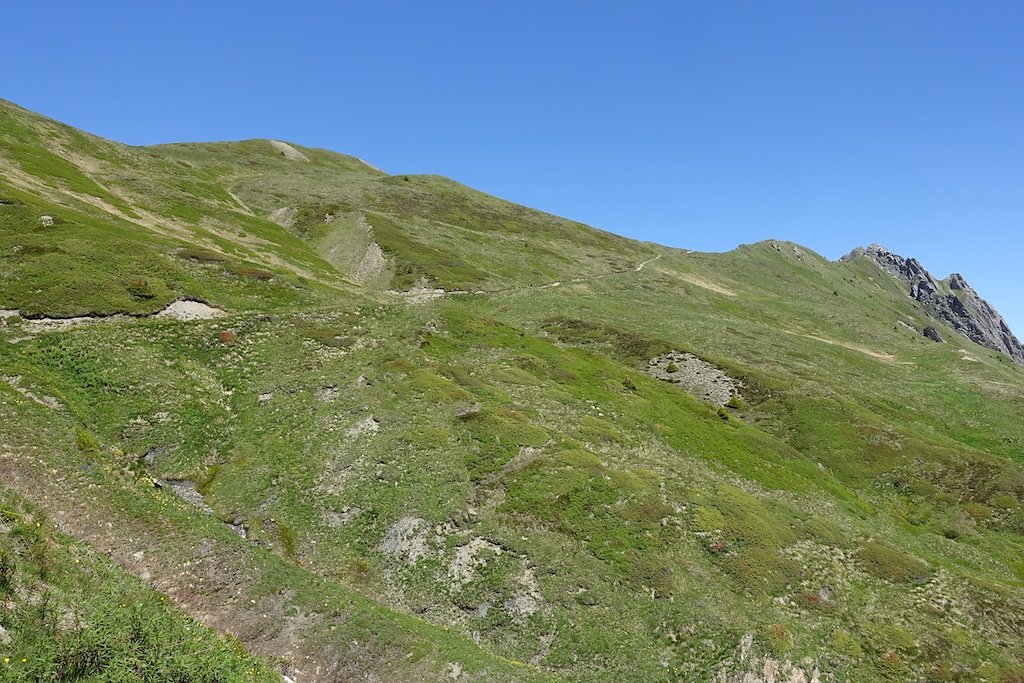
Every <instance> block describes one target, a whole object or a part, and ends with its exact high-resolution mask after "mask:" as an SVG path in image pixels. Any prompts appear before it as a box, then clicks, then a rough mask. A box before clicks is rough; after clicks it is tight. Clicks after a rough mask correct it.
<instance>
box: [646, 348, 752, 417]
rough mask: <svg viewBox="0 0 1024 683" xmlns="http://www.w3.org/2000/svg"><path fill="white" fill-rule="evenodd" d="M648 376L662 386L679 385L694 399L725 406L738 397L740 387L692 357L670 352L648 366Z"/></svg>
mask: <svg viewBox="0 0 1024 683" xmlns="http://www.w3.org/2000/svg"><path fill="white" fill-rule="evenodd" d="M647 372H648V373H650V374H651V376H653V377H656V378H658V379H660V380H663V381H665V382H671V383H672V384H678V385H679V386H680V387H682V388H683V389H685V390H686V391H688V392H689V393H691V394H693V395H694V396H696V397H697V398H700V399H703V400H705V401H707V402H708V403H711V404H713V405H718V406H724V405H725V404H726V403H728V402H729V401H730V400H731V399H732V398H733V397H734V396H739V395H740V389H741V388H742V386H743V384H742V383H741V382H740V381H739V380H735V379H733V378H732V377H730V376H729V375H727V374H725V373H724V372H722V371H721V370H719V369H718V368H717V367H715V366H714V365H712V364H711V363H708V362H707V361H704V360H701V359H700V358H698V357H697V356H695V355H693V354H692V353H683V352H681V351H676V350H672V351H669V352H668V353H666V354H663V355H661V356H657V357H656V358H652V359H651V360H650V362H649V363H648V365H647Z"/></svg>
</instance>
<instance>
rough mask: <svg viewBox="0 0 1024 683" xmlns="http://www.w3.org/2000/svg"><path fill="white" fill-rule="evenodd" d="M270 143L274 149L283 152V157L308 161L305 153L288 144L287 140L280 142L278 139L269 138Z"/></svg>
mask: <svg viewBox="0 0 1024 683" xmlns="http://www.w3.org/2000/svg"><path fill="white" fill-rule="evenodd" d="M270 144H271V145H272V146H273V147H274V149H276V150H277V151H278V152H280V153H281V154H283V155H284V158H285V159H290V160H292V161H309V157H307V156H306V155H305V154H303V153H302V152H300V151H299V150H297V149H295V148H294V147H292V146H291V145H289V144H288V143H287V142H281V141H280V140H271V141H270Z"/></svg>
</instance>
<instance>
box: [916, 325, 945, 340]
mask: <svg viewBox="0 0 1024 683" xmlns="http://www.w3.org/2000/svg"><path fill="white" fill-rule="evenodd" d="M921 334H923V335H924V336H926V337H928V338H929V339H931V340H932V341H933V342H937V343H939V344H945V343H946V340H945V339H943V338H942V335H941V334H939V331H938V330H937V329H935V328H934V327H933V326H931V325H929V326H928V327H926V328H924V330H923V331H922V332H921Z"/></svg>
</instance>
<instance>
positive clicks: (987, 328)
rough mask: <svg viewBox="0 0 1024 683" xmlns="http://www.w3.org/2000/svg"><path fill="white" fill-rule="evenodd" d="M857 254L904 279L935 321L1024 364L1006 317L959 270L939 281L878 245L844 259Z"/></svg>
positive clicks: (1023, 348)
mask: <svg viewBox="0 0 1024 683" xmlns="http://www.w3.org/2000/svg"><path fill="white" fill-rule="evenodd" d="M858 257H864V258H867V259H869V260H871V261H873V262H874V263H876V264H878V266H879V267H880V268H881V269H882V270H884V271H885V272H887V273H888V274H890V275H892V276H893V277H894V278H896V279H897V280H898V281H899V282H901V283H902V284H903V285H904V286H905V287H906V290H907V294H908V295H909V296H910V297H911V298H912V299H914V300H915V301H918V302H919V303H921V304H922V305H923V306H924V307H925V310H927V311H928V313H929V315H931V316H933V317H934V318H935V319H936V320H938V321H940V322H942V323H944V324H946V325H949V326H950V327H951V328H953V329H954V330H956V331H957V332H958V333H959V334H961V335H963V336H964V337H966V338H967V339H970V340H971V341H973V342H975V343H976V344H980V345H981V346H984V347H986V348H990V349H993V350H995V351H999V352H1001V353H1005V354H1006V355H1008V356H1009V357H1010V358H1012V359H1013V360H1014V361H1016V362H1017V363H1020V364H1022V365H1024V345H1022V344H1021V342H1020V341H1019V340H1018V339H1017V337H1015V336H1014V334H1013V332H1012V331H1011V330H1010V326H1009V325H1007V324H1006V321H1005V320H1004V319H1003V316H1001V315H1000V314H999V312H998V311H996V309H995V308H993V307H992V305H991V304H989V303H988V302H987V301H985V300H984V299H982V298H981V296H980V295H979V294H978V293H977V292H976V291H975V290H974V288H973V287H971V286H970V285H969V284H967V281H966V280H965V279H964V278H963V276H962V275H960V274H959V273H953V274H952V275H950V276H949V277H947V278H946V279H944V280H936V279H935V278H934V277H932V275H931V273H929V272H928V271H927V270H926V269H925V268H924V266H922V265H921V263H920V262H919V261H918V260H917V259H914V258H904V257H902V256H900V255H898V254H894V253H893V252H891V251H889V250H888V249H886V248H885V247H883V246H881V245H879V244H872V245H871V246H869V247H867V248H866V249H865V248H863V247H858V248H857V249H854V250H853V251H852V252H850V253H849V254H848V255H847V256H845V257H843V259H844V260H847V261H849V260H852V259H855V258H858Z"/></svg>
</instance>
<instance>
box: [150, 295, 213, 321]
mask: <svg viewBox="0 0 1024 683" xmlns="http://www.w3.org/2000/svg"><path fill="white" fill-rule="evenodd" d="M222 315H227V311H225V310H223V309H220V308H215V307H213V306H210V305H209V304H205V303H203V302H202V301H194V300H192V299H178V300H177V301H172V302H171V303H170V304H168V305H167V307H166V308H164V309H163V310H162V311H159V312H157V313H155V314H154V315H153V317H154V318H172V319H174V320H180V321H182V322H189V321H192V320H210V319H212V318H219V317H220V316H222Z"/></svg>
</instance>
